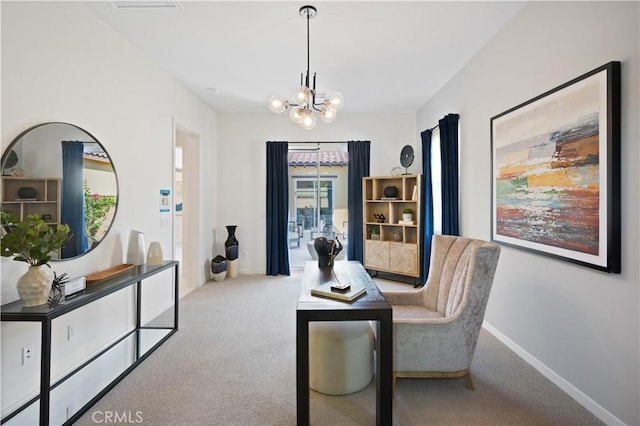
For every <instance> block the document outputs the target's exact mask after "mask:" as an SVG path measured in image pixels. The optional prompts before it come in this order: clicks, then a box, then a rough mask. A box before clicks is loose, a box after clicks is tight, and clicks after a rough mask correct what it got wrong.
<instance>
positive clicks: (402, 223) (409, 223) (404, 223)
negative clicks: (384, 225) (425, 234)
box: [398, 220, 413, 225]
mask: <svg viewBox="0 0 640 426" xmlns="http://www.w3.org/2000/svg"><path fill="white" fill-rule="evenodd" d="M398 225H413V221H412V220H399V221H398Z"/></svg>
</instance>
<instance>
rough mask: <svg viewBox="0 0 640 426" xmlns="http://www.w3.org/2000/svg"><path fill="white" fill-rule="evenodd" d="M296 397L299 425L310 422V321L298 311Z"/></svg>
mask: <svg viewBox="0 0 640 426" xmlns="http://www.w3.org/2000/svg"><path fill="white" fill-rule="evenodd" d="M296 327H297V338H296V398H297V411H298V412H297V417H298V426H303V425H308V424H309V421H310V419H309V415H310V413H309V321H308V320H307V318H304V317H303V315H302V313H301V312H300V311H297V313H296Z"/></svg>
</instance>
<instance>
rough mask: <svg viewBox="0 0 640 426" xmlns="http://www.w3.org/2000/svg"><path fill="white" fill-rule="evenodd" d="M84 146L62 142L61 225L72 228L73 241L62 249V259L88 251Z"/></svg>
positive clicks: (74, 142)
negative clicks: (85, 214) (85, 220)
mask: <svg viewBox="0 0 640 426" xmlns="http://www.w3.org/2000/svg"><path fill="white" fill-rule="evenodd" d="M83 153H84V144H83V143H82V142H77V141H62V207H61V216H62V217H61V220H60V222H61V223H66V224H67V225H69V228H71V239H70V240H69V242H68V243H67V244H65V245H64V247H62V258H63V259H68V258H71V257H76V256H79V255H81V254H83V253H84V252H85V251H87V244H88V243H87V235H86V230H85V222H84V185H83V184H84V165H83Z"/></svg>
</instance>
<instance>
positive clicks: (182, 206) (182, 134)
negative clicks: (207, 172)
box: [173, 125, 200, 297]
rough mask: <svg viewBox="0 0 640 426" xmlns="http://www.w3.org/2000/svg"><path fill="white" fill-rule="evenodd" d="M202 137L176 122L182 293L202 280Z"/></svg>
mask: <svg viewBox="0 0 640 426" xmlns="http://www.w3.org/2000/svg"><path fill="white" fill-rule="evenodd" d="M199 151H200V137H199V136H198V135H197V134H195V133H193V132H190V131H188V130H186V129H184V128H182V127H180V126H178V125H176V126H175V146H174V157H173V158H174V161H173V163H174V170H173V175H174V178H173V194H174V197H173V199H174V206H175V208H174V218H173V223H174V226H173V258H174V259H175V260H178V261H179V262H180V268H179V269H180V288H179V292H180V297H183V296H184V295H186V294H187V293H189V292H190V291H192V290H193V289H194V288H195V287H197V286H198V285H199V284H200V283H198V282H197V279H198V276H199V275H198V271H199V269H198V255H197V250H196V247H197V246H198V234H197V232H198V229H199V225H200V224H199V219H198V218H199V214H198V212H199V211H200V203H199V197H198V194H199V192H200V187H199V181H200V180H199V178H198V176H199V175H200V171H199V166H198V165H199V162H198V158H199V155H198V153H199Z"/></svg>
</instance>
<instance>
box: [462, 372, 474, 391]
mask: <svg viewBox="0 0 640 426" xmlns="http://www.w3.org/2000/svg"><path fill="white" fill-rule="evenodd" d="M463 379H464V385H465V386H466V387H467V389H469V390H475V388H474V387H473V381H472V380H471V370H469V371H467V374H465V375H464V377H463Z"/></svg>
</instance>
